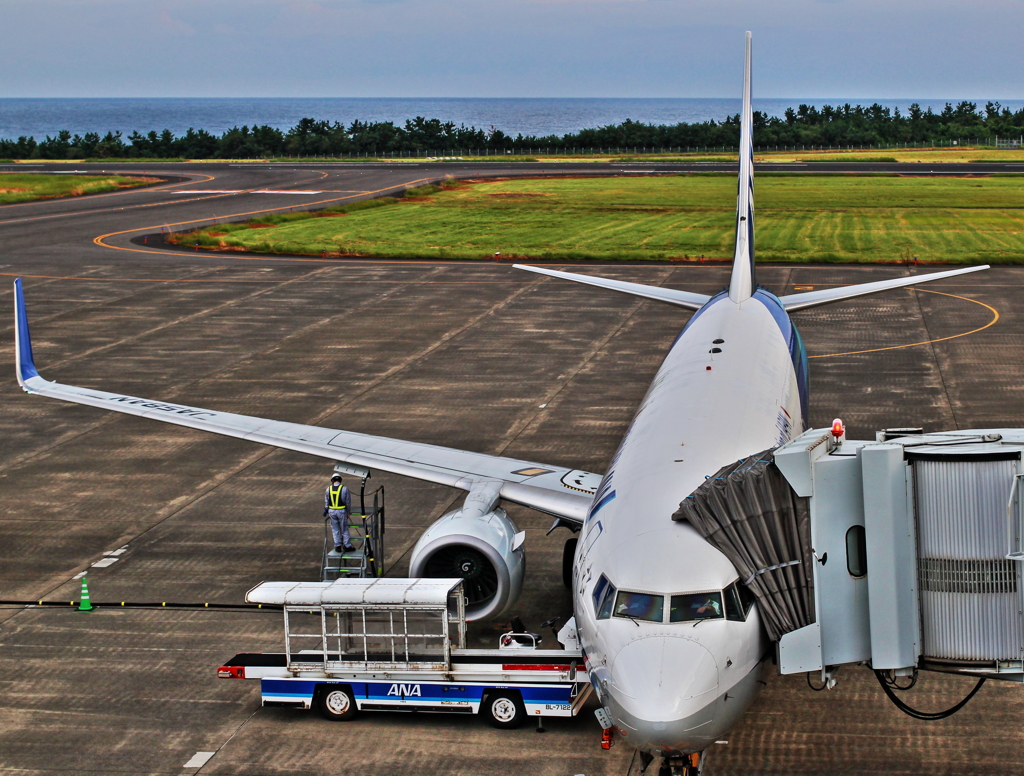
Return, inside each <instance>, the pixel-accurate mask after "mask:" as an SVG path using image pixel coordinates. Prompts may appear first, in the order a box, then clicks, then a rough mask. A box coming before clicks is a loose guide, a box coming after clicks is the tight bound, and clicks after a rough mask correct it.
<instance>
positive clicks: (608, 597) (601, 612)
mask: <svg viewBox="0 0 1024 776" xmlns="http://www.w3.org/2000/svg"><path fill="white" fill-rule="evenodd" d="M613 603H615V586H614V585H608V592H606V593H605V594H604V600H603V601H602V602H601V606H600V608H599V609H598V610H597V619H599V620H607V619H608V618H609V617H611V616H612V604H613Z"/></svg>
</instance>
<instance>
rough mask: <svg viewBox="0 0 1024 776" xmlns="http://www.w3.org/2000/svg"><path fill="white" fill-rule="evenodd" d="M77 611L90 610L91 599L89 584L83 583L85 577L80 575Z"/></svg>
mask: <svg viewBox="0 0 1024 776" xmlns="http://www.w3.org/2000/svg"><path fill="white" fill-rule="evenodd" d="M78 611H80V612H91V611H92V600H91V599H90V598H89V586H88V585H87V584H86V583H85V577H82V600H81V601H79V602H78Z"/></svg>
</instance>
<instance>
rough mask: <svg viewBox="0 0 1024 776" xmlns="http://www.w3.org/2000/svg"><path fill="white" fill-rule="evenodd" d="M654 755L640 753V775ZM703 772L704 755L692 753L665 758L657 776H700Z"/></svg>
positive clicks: (645, 770)
mask: <svg viewBox="0 0 1024 776" xmlns="http://www.w3.org/2000/svg"><path fill="white" fill-rule="evenodd" d="M653 760H654V755H652V754H649V753H647V752H641V753H640V773H646V772H647V768H648V767H649V766H650V764H651V762H653ZM703 770H704V753H703V752H694V753H693V754H686V755H681V756H676V757H666V758H664V759H663V760H662V761H661V766H660V767H659V768H658V776H700V774H701V772H702V771H703Z"/></svg>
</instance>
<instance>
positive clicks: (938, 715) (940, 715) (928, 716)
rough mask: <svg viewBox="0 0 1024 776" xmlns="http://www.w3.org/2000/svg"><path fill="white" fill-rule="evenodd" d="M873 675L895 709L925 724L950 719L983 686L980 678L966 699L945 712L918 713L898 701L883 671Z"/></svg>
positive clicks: (983, 682)
mask: <svg viewBox="0 0 1024 776" xmlns="http://www.w3.org/2000/svg"><path fill="white" fill-rule="evenodd" d="M874 673H875V678H876V679H878V683H879V684H880V685H882V689H883V690H884V691H885V694H886V695H888V696H889V700H891V701H892V702H893V705H894V706H895V707H896V708H897V709H899V710H900V711H902V712H903V713H904V714H906V715H907V716H910V717H913V718H914V719H920V720H924V721H926V722H935V721H937V720H940V719H946V718H947V717H952V716H953V715H954V714H956V713H957V712H958V711H960V709H962V708H963V707H964V706H966V705H967V704H968V702H969V701H970V700H971V698H973V697H974V696H975V695H977V694H978V690H980V689H981V686H982V685H983V684H985V677H982V678H981V679H979V680H978V683H977V684H976V685H974V689H973V690H971V691H970V692H969V693H968V694H967V697H966V698H964V699H963V700H962V701H960V702H959V703H958V704H956V705H955V706H952V707H950V708H948V709H946V710H945V711H918V710H917V709H915V708H912V707H911V706H908V705H907V704H906V703H904V702H903V701H902V700H900V698H899V696H897V695H896V693H895V692H893V690H892V687H890V686H889V683H888V681H887V680H886V678H885V672H884V671H875V672H874Z"/></svg>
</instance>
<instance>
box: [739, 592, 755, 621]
mask: <svg viewBox="0 0 1024 776" xmlns="http://www.w3.org/2000/svg"><path fill="white" fill-rule="evenodd" d="M738 587H739V589H740V603H741V604H743V616H744V617H746V616H747V615H748V614H749V613H750V607H751V606H753V605H754V604H756V603H757V596H755V595H754V594H753V593H752V592H750V588H749V587H747V586H746V585H738Z"/></svg>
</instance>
